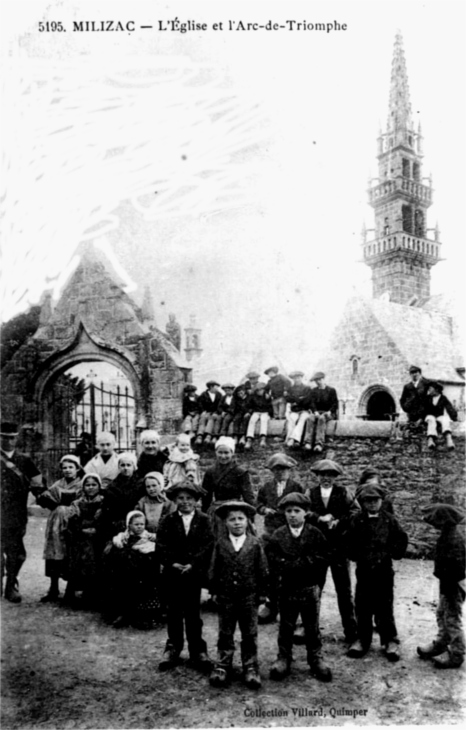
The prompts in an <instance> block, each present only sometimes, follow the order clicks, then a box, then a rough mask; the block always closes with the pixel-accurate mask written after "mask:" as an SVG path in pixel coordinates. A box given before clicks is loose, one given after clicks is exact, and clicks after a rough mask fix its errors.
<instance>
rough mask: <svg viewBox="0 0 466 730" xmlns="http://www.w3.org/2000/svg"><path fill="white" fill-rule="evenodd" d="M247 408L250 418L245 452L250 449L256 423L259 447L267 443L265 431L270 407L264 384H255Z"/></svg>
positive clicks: (270, 411)
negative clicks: (257, 425) (257, 424)
mask: <svg viewBox="0 0 466 730" xmlns="http://www.w3.org/2000/svg"><path fill="white" fill-rule="evenodd" d="M248 407H249V410H250V412H251V417H250V419H249V423H248V428H247V431H246V445H245V447H244V448H245V449H247V450H249V449H251V448H252V442H253V441H254V434H255V429H256V423H257V422H258V421H259V435H260V445H261V446H266V443H267V429H268V425H269V420H270V415H271V413H272V405H271V401H270V395H269V393H267V392H266V387H265V383H262V382H259V383H256V385H255V387H254V390H253V392H252V393H251V395H250V396H249V403H248Z"/></svg>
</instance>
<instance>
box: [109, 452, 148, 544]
mask: <svg viewBox="0 0 466 730" xmlns="http://www.w3.org/2000/svg"><path fill="white" fill-rule="evenodd" d="M136 464H137V462H136V456H135V455H134V454H131V453H129V452H125V453H123V454H119V456H118V475H117V477H116V479H114V480H113V482H112V483H111V484H110V485H109V486H108V488H107V489H106V490H105V493H104V502H103V506H102V531H103V536H104V538H105V539H106V540H107V541H108V540H111V539H112V537H113V536H114V535H116V534H117V532H121V530H124V529H125V520H126V515H127V514H128V512H129V511H130V510H132V509H134V507H135V506H136V504H137V502H138V501H139V499H141V497H143V496H144V493H145V489H144V485H143V484H141V481H140V479H139V476H138V473H137V471H136Z"/></svg>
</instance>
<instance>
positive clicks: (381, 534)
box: [344, 484, 408, 662]
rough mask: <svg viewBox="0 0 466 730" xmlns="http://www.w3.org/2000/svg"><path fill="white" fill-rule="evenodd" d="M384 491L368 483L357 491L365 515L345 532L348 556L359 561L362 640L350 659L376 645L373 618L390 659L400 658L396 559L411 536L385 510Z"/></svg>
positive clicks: (356, 518) (357, 516)
mask: <svg viewBox="0 0 466 730" xmlns="http://www.w3.org/2000/svg"><path fill="white" fill-rule="evenodd" d="M383 497H384V492H383V490H382V489H380V488H379V487H377V486H375V485H372V484H368V485H365V486H363V487H362V488H361V489H359V490H358V491H357V492H356V499H357V500H358V502H359V504H360V505H361V512H360V513H357V514H355V515H354V516H353V517H352V518H351V521H350V524H349V526H348V529H347V530H346V531H345V534H344V540H345V544H346V546H347V551H348V557H349V558H350V560H354V561H355V562H356V581H357V582H356V598H355V608H356V620H357V624H358V640H357V641H355V642H354V644H353V645H352V646H351V647H350V648H349V651H348V656H350V657H353V658H360V657H362V656H364V654H366V653H367V652H368V651H369V648H370V645H371V642H372V618H373V617H374V619H375V623H376V626H377V628H378V631H379V634H380V643H381V645H382V647H383V649H384V652H385V655H386V657H387V659H388V660H389V661H391V662H397V661H398V660H399V659H400V650H399V643H400V642H399V640H398V636H397V630H396V625H395V617H394V615H393V588H394V585H393V567H392V559H394V560H401V558H402V557H403V556H404V554H405V552H406V547H407V545H408V536H407V534H406V532H405V531H404V530H403V529H402V528H401V527H400V525H399V523H398V520H397V519H396V518H395V517H394V516H393V515H392V514H389V513H388V512H386V511H385V510H382V509H381V508H382V501H383Z"/></svg>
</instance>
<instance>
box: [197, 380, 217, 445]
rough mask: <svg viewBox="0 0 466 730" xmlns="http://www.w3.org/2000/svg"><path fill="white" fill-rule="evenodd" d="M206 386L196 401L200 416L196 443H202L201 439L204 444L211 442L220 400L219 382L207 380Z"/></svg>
mask: <svg viewBox="0 0 466 730" xmlns="http://www.w3.org/2000/svg"><path fill="white" fill-rule="evenodd" d="M206 387H207V390H205V391H204V392H203V393H201V395H200V396H199V401H198V404H199V412H200V414H201V417H200V419H199V429H198V432H197V438H196V443H197V444H202V442H203V441H204V443H206V444H209V443H211V441H212V437H213V434H214V433H215V429H216V425H217V421H218V419H219V413H218V410H219V407H220V402H221V400H222V395H221V393H220V391H219V387H220V383H218V382H217V381H216V380H208V381H207V383H206Z"/></svg>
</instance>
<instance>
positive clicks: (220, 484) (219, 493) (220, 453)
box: [202, 436, 256, 534]
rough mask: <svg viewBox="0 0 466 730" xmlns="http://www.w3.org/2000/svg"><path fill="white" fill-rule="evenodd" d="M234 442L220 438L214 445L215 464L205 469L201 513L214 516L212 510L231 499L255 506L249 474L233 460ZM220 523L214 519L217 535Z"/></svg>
mask: <svg viewBox="0 0 466 730" xmlns="http://www.w3.org/2000/svg"><path fill="white" fill-rule="evenodd" d="M235 447H236V444H235V440H234V439H232V438H230V437H229V436H220V438H219V439H218V441H217V443H216V444H215V456H216V463H215V465H214V466H213V467H210V469H207V471H206V473H205V475H204V480H203V482H202V488H203V489H204V490H205V492H206V494H205V496H204V497H203V498H202V511H203V512H209V514H211V515H212V516H214V510H215V509H216V507H218V505H219V504H221V503H222V502H226V501H228V500H231V499H237V500H242V501H243V502H248V504H250V505H252V506H253V507H254V506H255V501H256V500H255V497H254V492H253V490H252V486H251V480H250V478H249V472H248V471H247V470H246V469H244V468H243V467H241V466H239V465H238V464H237V463H236V460H235ZM221 524H222V523H221V521H219V519H218V518H215V517H214V520H213V525H212V527H213V530H214V533H215V534H218V532H219V529H220V525H221Z"/></svg>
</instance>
